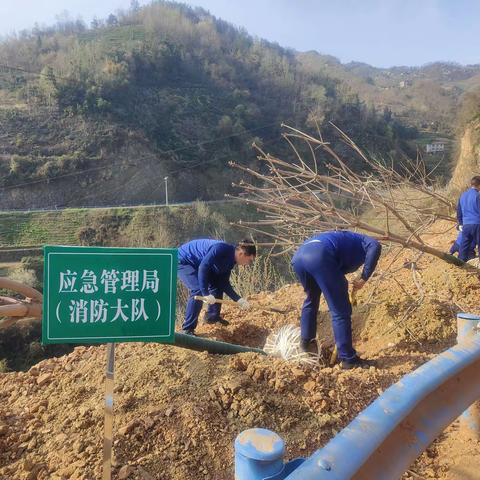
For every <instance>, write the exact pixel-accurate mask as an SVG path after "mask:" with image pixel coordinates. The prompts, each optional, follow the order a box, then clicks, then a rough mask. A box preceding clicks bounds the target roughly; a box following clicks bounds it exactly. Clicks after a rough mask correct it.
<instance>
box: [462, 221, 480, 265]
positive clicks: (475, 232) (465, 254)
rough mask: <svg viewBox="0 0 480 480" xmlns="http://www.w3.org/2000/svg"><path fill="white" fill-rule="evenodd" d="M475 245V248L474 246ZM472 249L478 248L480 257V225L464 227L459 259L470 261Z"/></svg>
mask: <svg viewBox="0 0 480 480" xmlns="http://www.w3.org/2000/svg"><path fill="white" fill-rule="evenodd" d="M474 244H475V246H473V245H474ZM472 247H473V248H474V249H475V248H478V252H479V255H480V248H479V247H480V225H479V224H471V225H464V226H463V229H462V242H461V244H460V249H459V251H458V258H459V259H460V260H463V261H464V262H466V261H467V260H470V258H471V257H470V256H469V252H471V250H472Z"/></svg>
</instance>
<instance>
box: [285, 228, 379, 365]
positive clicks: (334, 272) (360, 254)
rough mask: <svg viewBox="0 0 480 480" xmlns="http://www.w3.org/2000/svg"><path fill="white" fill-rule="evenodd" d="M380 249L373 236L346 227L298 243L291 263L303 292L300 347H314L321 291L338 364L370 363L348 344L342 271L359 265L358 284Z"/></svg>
mask: <svg viewBox="0 0 480 480" xmlns="http://www.w3.org/2000/svg"><path fill="white" fill-rule="evenodd" d="M381 249H382V247H381V245H380V243H379V242H378V241H377V240H375V239H373V238H371V237H368V236H367V235H361V234H359V233H355V232H350V231H336V232H324V233H319V234H316V235H314V236H313V237H311V238H309V239H308V240H306V241H305V242H304V243H303V245H301V246H300V248H299V249H298V250H297V252H296V253H295V255H294V256H293V259H292V266H293V269H294V271H295V273H296V275H297V277H298V279H299V280H300V283H301V284H302V286H303V288H304V290H305V293H306V294H307V298H306V299H305V302H304V303H303V307H302V314H301V320H300V330H301V348H302V350H304V351H314V350H315V349H316V340H315V338H316V335H317V312H318V307H319V303H320V295H321V294H322V293H323V295H324V296H325V300H326V302H327V305H328V309H329V311H330V315H331V318H332V326H333V334H334V337H335V343H336V345H337V351H338V358H339V360H340V361H341V363H342V368H344V369H350V368H355V367H363V366H366V365H370V364H371V363H370V362H368V360H364V359H361V358H360V357H359V356H358V355H357V352H356V351H355V349H354V348H353V345H352V321H351V315H352V305H351V303H350V299H349V296H348V282H347V279H346V278H345V274H347V273H351V272H354V271H356V270H357V269H358V268H359V267H360V266H361V265H363V271H362V273H361V274H360V276H359V277H358V278H356V279H354V280H353V289H355V290H358V289H360V288H362V287H363V285H364V284H365V282H366V281H367V280H368V279H369V278H370V276H371V275H372V273H373V272H374V270H375V267H376V265H377V262H378V258H379V257H380V253H381Z"/></svg>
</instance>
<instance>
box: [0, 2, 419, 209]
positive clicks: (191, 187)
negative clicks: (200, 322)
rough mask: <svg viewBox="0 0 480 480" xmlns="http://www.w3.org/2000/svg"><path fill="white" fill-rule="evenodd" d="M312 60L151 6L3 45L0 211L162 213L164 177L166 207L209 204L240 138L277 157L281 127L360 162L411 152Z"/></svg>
mask: <svg viewBox="0 0 480 480" xmlns="http://www.w3.org/2000/svg"><path fill="white" fill-rule="evenodd" d="M321 58H323V57H321V56H318V55H316V54H302V55H299V54H297V53H296V52H294V51H291V50H288V49H284V48H282V47H280V46H279V45H276V44H272V43H269V42H266V41H264V40H261V39H257V38H252V37H251V36H250V35H248V33H247V32H245V31H243V30H241V29H238V28H235V27H233V26H232V25H230V24H228V23H226V22H224V21H222V20H219V19H216V18H215V17H213V16H211V15H210V14H209V13H207V12H206V11H204V10H202V9H199V8H190V7H187V6H185V5H183V4H177V3H173V2H164V1H156V2H152V4H151V5H149V6H146V7H142V8H139V7H138V4H137V3H136V2H132V7H131V8H130V9H129V10H128V11H123V12H122V11H121V12H117V14H116V15H113V14H112V15H110V16H109V17H108V18H107V19H106V20H105V21H103V20H94V22H92V24H91V25H89V26H88V27H87V26H86V25H84V24H83V23H82V22H81V21H78V20H77V21H72V20H69V19H68V18H66V19H64V20H63V21H60V22H58V23H57V24H56V25H55V26H52V27H50V28H42V29H40V28H34V29H32V30H31V31H28V32H22V33H21V34H19V35H17V36H15V37H11V38H7V39H5V40H4V41H3V42H1V43H0V65H1V66H0V172H1V180H0V188H2V195H1V196H0V206H1V207H3V208H5V207H17V208H28V207H50V206H54V205H57V206H65V205H68V206H74V205H105V204H121V203H133V202H135V203H138V202H148V203H151V202H157V203H162V202H163V201H164V177H165V176H168V177H169V193H170V200H171V201H172V200H173V201H184V200H192V199H195V198H200V199H212V198H221V197H222V196H223V194H224V192H225V191H227V190H229V189H230V184H231V182H232V180H234V179H235V178H236V177H237V176H238V172H236V171H232V170H231V169H229V168H228V166H227V163H228V161H230V160H233V161H236V162H241V163H243V164H250V163H251V162H252V161H253V159H254V152H253V150H252V148H251V144H252V142H253V141H255V142H256V143H257V144H258V145H260V146H263V147H264V148H265V149H266V150H268V151H272V152H274V153H281V154H285V153H286V152H287V151H289V150H288V149H287V146H286V145H285V142H282V141H281V140H280V131H281V130H280V124H281V123H282V122H284V123H287V124H289V125H292V126H296V127H298V128H300V129H304V130H309V129H316V128H317V125H318V126H319V127H320V128H321V129H322V131H323V133H324V134H325V135H326V136H327V137H328V139H329V140H331V141H333V142H335V138H334V137H333V136H330V135H329V133H330V132H331V129H330V131H329V124H328V122H329V121H333V122H334V123H335V124H337V125H338V126H339V127H340V128H342V129H343V130H344V131H346V132H347V133H348V134H349V135H350V136H351V137H352V138H353V139H354V140H355V141H356V142H357V143H358V144H359V145H361V146H362V147H364V148H366V149H368V150H369V151H371V152H373V153H376V154H379V155H383V156H393V157H396V156H398V155H405V154H407V155H410V156H413V155H415V153H416V152H415V144H414V143H413V142H412V140H413V139H415V138H416V136H417V135H418V132H417V127H418V126H419V125H417V123H416V122H413V121H406V120H410V119H408V118H407V119H406V120H405V118H404V119H401V118H397V116H396V115H395V114H392V111H393V112H394V113H395V112H396V110H395V108H394V107H395V106H394V105H390V104H389V103H388V102H383V101H378V102H377V101H374V100H375V98H374V97H375V95H373V97H372V98H370V97H369V96H368V95H367V94H366V93H365V92H364V91H363V90H362V89H360V88H359V89H358V90H359V92H357V91H356V86H357V83H358V82H360V83H359V84H362V85H363V84H366V85H370V86H373V85H371V83H372V81H371V80H369V79H370V78H374V80H373V83H375V82H378V80H376V79H375V78H376V77H372V75H373V74H372V75H367V76H365V75H366V74H365V73H364V72H363V68H360V67H357V68H353V66H341V64H340V66H339V65H338V62H337V64H336V67H335V68H336V70H335V71H332V70H331V69H326V68H324V67H325V66H324V65H322V62H321V61H319V59H321ZM334 63H335V62H334ZM367 67H368V66H365V69H366V71H369V69H368V68H367ZM369 68H371V67H369ZM349 70H351V72H350V74H349V75H350V77H348V75H347V73H346V72H348V71H349ZM374 70H375V69H374ZM342 72H343V73H342ZM38 73H40V74H38ZM340 73H341V75H340ZM347 77H348V78H347ZM364 77H365V78H364ZM352 79H361V80H358V82H357V80H355V81H354V80H352ZM356 82H357V83H356ZM362 82H363V83H362ZM398 113H400V112H398ZM426 117H428V115H426ZM337 147H338V148H339V149H340V151H342V148H343V147H342V145H341V144H337ZM350 161H351V162H352V166H353V167H355V159H354V158H350Z"/></svg>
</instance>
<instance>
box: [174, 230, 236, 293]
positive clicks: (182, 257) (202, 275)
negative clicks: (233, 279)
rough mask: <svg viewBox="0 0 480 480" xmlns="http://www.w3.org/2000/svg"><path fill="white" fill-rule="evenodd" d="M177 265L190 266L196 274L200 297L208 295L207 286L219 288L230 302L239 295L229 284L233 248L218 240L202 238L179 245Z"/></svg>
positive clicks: (233, 260) (233, 253) (232, 262)
mask: <svg viewBox="0 0 480 480" xmlns="http://www.w3.org/2000/svg"><path fill="white" fill-rule="evenodd" d="M178 263H179V264H180V265H190V266H191V267H193V268H194V269H195V270H196V271H197V272H198V284H199V287H200V291H201V293H202V295H204V296H207V295H208V294H209V288H208V287H209V285H212V284H213V285H215V286H217V287H220V288H221V289H222V290H223V292H225V293H226V294H227V295H228V296H229V297H230V298H231V299H232V300H234V301H237V300H238V299H239V298H240V295H238V294H237V292H235V290H234V289H233V287H232V285H231V284H230V273H231V271H232V269H233V267H234V266H235V246H234V245H230V244H229V243H225V242H222V241H220V240H211V239H208V238H202V239H199V240H192V241H190V242H187V243H185V244H183V245H181V246H180V247H179V249H178Z"/></svg>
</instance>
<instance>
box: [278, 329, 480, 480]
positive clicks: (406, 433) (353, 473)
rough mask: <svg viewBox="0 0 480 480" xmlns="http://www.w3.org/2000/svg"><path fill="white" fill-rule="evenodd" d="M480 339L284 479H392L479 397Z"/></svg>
mask: <svg viewBox="0 0 480 480" xmlns="http://www.w3.org/2000/svg"><path fill="white" fill-rule="evenodd" d="M479 372H480V338H479V337H478V336H476V337H474V338H472V339H470V340H468V341H466V342H464V343H461V344H459V345H456V346H455V347H452V348H450V349H449V350H447V351H445V352H443V353H442V354H440V355H438V356H437V357H435V358H434V359H432V360H430V361H429V362H427V363H426V364H424V365H422V366H421V367H420V368H418V369H417V370H415V371H414V372H412V373H410V374H408V375H406V376H405V377H403V378H402V379H401V380H400V381H399V382H397V383H396V384H394V385H392V386H391V387H390V388H388V389H387V390H386V391H385V392H384V393H383V394H382V395H381V396H380V397H378V399H377V400H375V401H374V402H373V403H372V404H371V405H370V406H368V407H367V408H366V409H365V410H364V411H363V412H361V413H360V414H359V415H358V416H357V417H356V418H355V419H354V420H353V421H352V422H351V423H350V424H349V425H348V426H347V427H346V428H344V429H343V430H342V431H341V432H340V433H339V434H338V435H336V436H335V437H334V438H333V439H332V440H331V441H330V442H329V443H328V444H327V445H326V446H325V447H323V448H322V449H320V450H317V451H316V452H315V453H314V454H313V455H312V456H311V457H310V458H308V459H307V460H306V461H305V462H304V463H303V464H302V465H300V466H299V467H298V468H297V469H295V470H294V472H293V473H291V474H290V475H288V476H287V477H285V478H286V480H313V479H315V480H348V479H355V480H394V479H398V478H400V477H401V475H402V474H403V473H404V472H405V471H406V470H407V469H408V468H409V466H410V465H411V464H412V463H413V462H414V461H415V459H416V458H417V457H418V456H419V455H420V454H421V453H422V452H423V451H424V450H425V449H426V448H427V447H428V445H429V444H430V443H431V442H433V440H435V438H436V437H437V436H438V435H439V434H440V433H441V432H442V431H443V430H444V429H445V428H446V427H447V426H448V425H449V424H450V423H452V422H453V421H454V420H455V419H456V418H457V417H458V416H459V415H460V414H461V413H462V412H463V411H464V410H465V409H466V408H468V407H469V406H470V405H471V404H472V403H473V402H474V401H476V400H478V399H479V398H480V377H479Z"/></svg>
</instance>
